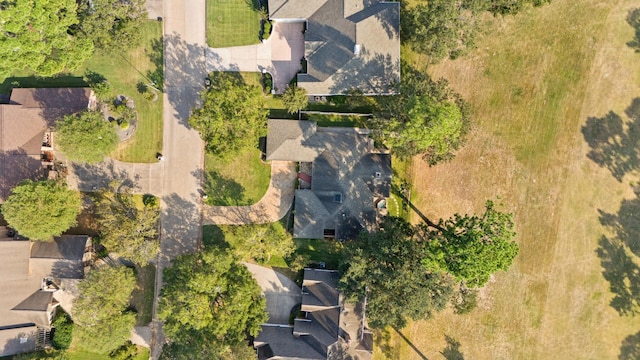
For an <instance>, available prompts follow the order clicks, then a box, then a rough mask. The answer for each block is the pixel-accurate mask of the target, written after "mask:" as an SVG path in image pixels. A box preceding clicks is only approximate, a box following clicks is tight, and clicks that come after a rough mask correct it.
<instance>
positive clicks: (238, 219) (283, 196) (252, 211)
mask: <svg viewBox="0 0 640 360" xmlns="http://www.w3.org/2000/svg"><path fill="white" fill-rule="evenodd" d="M297 176H298V173H297V172H296V163H295V162H293V161H276V160H273V161H271V181H270V182H269V188H268V189H267V192H266V193H265V194H264V196H263V197H262V199H260V201H258V202H257V203H256V204H254V205H251V206H209V205H203V207H202V208H203V209H202V223H203V224H205V225H206V224H211V225H244V224H266V223H272V222H275V221H278V220H280V219H282V218H283V217H284V216H285V214H286V213H287V211H289V209H290V208H291V204H293V196H294V194H295V183H296V178H297Z"/></svg>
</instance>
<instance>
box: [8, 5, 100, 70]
mask: <svg viewBox="0 0 640 360" xmlns="http://www.w3.org/2000/svg"><path fill="white" fill-rule="evenodd" d="M76 10H77V5H76V1H75V0H50V1H35V0H23V1H3V2H2V3H1V4H0V34H1V35H0V53H1V54H2V56H1V57H0V80H3V79H5V78H7V77H8V76H10V75H11V74H12V73H13V72H14V71H16V70H23V69H30V70H33V71H34V72H35V73H36V74H38V75H40V76H51V75H54V74H57V73H60V72H62V71H63V70H65V69H66V70H75V69H77V68H78V67H80V65H82V63H83V62H84V60H86V59H88V58H89V57H91V55H92V54H93V43H92V42H91V41H90V40H88V39H85V38H78V37H74V36H70V35H69V34H68V32H69V29H70V28H72V27H73V26H77V24H78V22H79V20H78V17H77V13H76Z"/></svg>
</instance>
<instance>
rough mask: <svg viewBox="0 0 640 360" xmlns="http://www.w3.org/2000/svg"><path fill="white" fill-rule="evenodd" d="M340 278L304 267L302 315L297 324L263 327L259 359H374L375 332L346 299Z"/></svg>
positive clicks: (297, 319)
mask: <svg viewBox="0 0 640 360" xmlns="http://www.w3.org/2000/svg"><path fill="white" fill-rule="evenodd" d="M338 279H339V277H338V272H336V271H334V270H324V269H304V280H303V282H302V305H301V307H300V313H299V316H297V317H296V318H295V319H294V320H293V326H286V325H270V324H265V325H263V326H262V331H261V332H260V335H258V337H257V338H256V339H255V340H254V346H255V348H256V351H257V353H258V360H267V359H296V360H303V359H304V360H324V359H343V358H345V356H344V355H345V354H348V355H349V356H351V357H350V358H353V359H363V360H364V359H370V358H371V355H372V349H373V343H372V342H369V339H370V338H371V332H370V331H368V330H366V329H365V327H364V316H362V313H361V311H360V312H359V311H356V309H355V308H354V307H353V306H351V305H349V304H346V303H345V302H344V299H343V298H342V296H341V294H340V292H339V291H338V289H337V287H338Z"/></svg>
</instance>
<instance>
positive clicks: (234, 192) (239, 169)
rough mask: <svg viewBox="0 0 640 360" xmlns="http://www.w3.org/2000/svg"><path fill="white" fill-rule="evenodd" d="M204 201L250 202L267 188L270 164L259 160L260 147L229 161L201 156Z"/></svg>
mask: <svg viewBox="0 0 640 360" xmlns="http://www.w3.org/2000/svg"><path fill="white" fill-rule="evenodd" d="M205 169H206V174H205V188H204V191H205V193H206V194H207V197H208V198H207V204H209V205H214V206H231V205H252V204H255V203H256V202H258V201H259V200H260V199H261V198H262V196H264V194H265V193H266V192H267V189H268V188H269V181H270V180H271V164H269V163H265V162H263V161H262V160H261V159H260V150H258V149H249V150H245V151H244V152H242V153H240V154H239V155H238V156H236V157H235V158H234V159H233V160H226V161H223V160H220V159H219V158H217V157H215V156H213V155H210V154H207V155H206V157H205Z"/></svg>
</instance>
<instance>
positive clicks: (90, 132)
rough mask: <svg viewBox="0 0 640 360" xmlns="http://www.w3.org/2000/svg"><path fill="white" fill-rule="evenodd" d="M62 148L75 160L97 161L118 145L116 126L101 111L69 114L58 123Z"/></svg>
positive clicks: (57, 130)
mask: <svg viewBox="0 0 640 360" xmlns="http://www.w3.org/2000/svg"><path fill="white" fill-rule="evenodd" d="M56 134H57V142H58V145H60V149H61V150H62V151H63V152H64V153H65V154H66V155H67V157H68V158H69V159H71V160H73V161H78V162H86V163H90V164H92V163H97V162H100V161H102V160H104V157H105V156H106V155H108V154H109V153H111V152H112V151H114V150H115V149H116V146H117V145H118V134H117V133H116V129H115V126H114V125H113V124H111V123H110V122H108V121H106V120H105V119H104V118H103V115H102V113H101V112H99V111H84V112H82V113H80V114H77V115H67V116H65V117H64V118H63V119H62V120H61V121H58V122H57V124H56Z"/></svg>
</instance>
